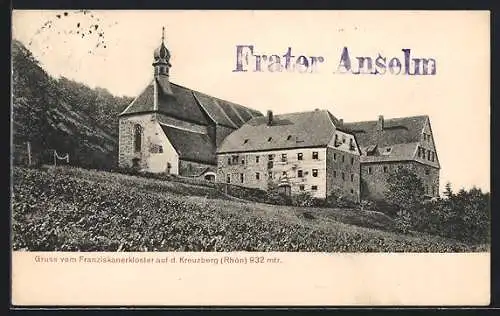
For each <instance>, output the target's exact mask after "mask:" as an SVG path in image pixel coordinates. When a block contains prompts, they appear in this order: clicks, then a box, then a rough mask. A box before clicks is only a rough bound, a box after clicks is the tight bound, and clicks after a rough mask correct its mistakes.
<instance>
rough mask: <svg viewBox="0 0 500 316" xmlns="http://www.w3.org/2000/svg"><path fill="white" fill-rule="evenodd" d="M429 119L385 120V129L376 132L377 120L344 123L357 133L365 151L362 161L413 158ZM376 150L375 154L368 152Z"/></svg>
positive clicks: (362, 150)
mask: <svg viewBox="0 0 500 316" xmlns="http://www.w3.org/2000/svg"><path fill="white" fill-rule="evenodd" d="M428 119H429V117H428V116H427V115H421V116H412V117H402V118H393V119H385V120H384V128H383V130H382V131H377V123H378V121H365V122H354V123H345V124H344V125H343V126H344V129H345V130H348V131H350V132H352V133H353V134H355V136H356V139H357V141H358V144H359V146H360V148H361V152H362V156H361V158H360V159H361V162H379V161H402V160H412V159H414V157H415V151H416V148H417V145H418V143H419V141H420V139H421V133H422V130H423V128H424V126H425V124H426V123H427V120H428ZM388 148H390V149H388ZM373 150H374V151H375V152H374V154H373V155H366V153H367V151H373ZM387 150H390V151H387Z"/></svg>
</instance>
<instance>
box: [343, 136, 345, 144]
mask: <svg viewBox="0 0 500 316" xmlns="http://www.w3.org/2000/svg"><path fill="white" fill-rule="evenodd" d="M342 144H345V136H342Z"/></svg>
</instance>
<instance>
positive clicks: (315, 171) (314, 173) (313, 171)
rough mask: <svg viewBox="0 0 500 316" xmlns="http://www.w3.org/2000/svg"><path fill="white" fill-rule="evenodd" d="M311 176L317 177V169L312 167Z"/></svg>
mask: <svg viewBox="0 0 500 316" xmlns="http://www.w3.org/2000/svg"><path fill="white" fill-rule="evenodd" d="M312 176H313V177H317V176H318V169H313V170H312Z"/></svg>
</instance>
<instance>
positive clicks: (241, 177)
mask: <svg viewBox="0 0 500 316" xmlns="http://www.w3.org/2000/svg"><path fill="white" fill-rule="evenodd" d="M243 180H244V177H243V173H240V182H241V183H243Z"/></svg>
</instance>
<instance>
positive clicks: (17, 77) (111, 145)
mask: <svg viewBox="0 0 500 316" xmlns="http://www.w3.org/2000/svg"><path fill="white" fill-rule="evenodd" d="M12 68H13V77H12V84H13V85H12V86H13V99H12V118H13V125H12V128H13V143H14V162H15V163H22V162H23V161H25V160H26V142H27V141H29V142H30V143H31V146H32V152H33V159H34V161H35V162H39V163H49V162H50V161H51V157H52V152H53V150H57V152H58V153H60V154H65V153H69V155H70V162H71V164H75V165H80V166H87V167H96V168H111V167H113V166H114V164H115V163H116V160H117V158H116V155H117V149H118V144H117V138H118V118H117V115H118V114H119V113H120V112H121V111H122V110H123V109H124V108H125V107H126V106H127V105H128V104H129V103H130V102H131V101H132V99H131V98H128V97H115V96H113V95H111V94H110V93H109V92H108V91H107V90H105V89H101V88H96V89H91V88H89V87H87V86H85V85H83V84H80V83H77V82H75V81H72V80H68V79H66V78H60V79H54V78H52V77H51V76H49V75H48V74H47V73H46V72H45V70H44V69H42V68H41V67H40V65H39V63H38V61H37V60H36V59H35V58H34V57H33V55H32V54H31V52H30V51H29V50H28V49H27V48H26V47H24V45H23V44H22V43H20V42H19V41H16V40H13V42H12Z"/></svg>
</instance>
